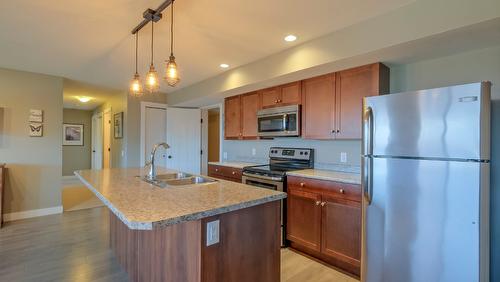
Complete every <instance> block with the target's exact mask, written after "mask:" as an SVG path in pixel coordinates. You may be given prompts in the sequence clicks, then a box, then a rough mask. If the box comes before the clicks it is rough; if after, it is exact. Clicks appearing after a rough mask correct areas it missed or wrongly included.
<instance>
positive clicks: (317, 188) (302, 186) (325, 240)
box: [287, 176, 361, 276]
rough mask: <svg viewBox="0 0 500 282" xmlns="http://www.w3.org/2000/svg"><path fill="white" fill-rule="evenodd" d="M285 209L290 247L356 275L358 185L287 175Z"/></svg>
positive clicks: (358, 266)
mask: <svg viewBox="0 0 500 282" xmlns="http://www.w3.org/2000/svg"><path fill="white" fill-rule="evenodd" d="M358 191H359V192H358ZM287 209H288V210H287V240H289V241H290V246H291V247H292V248H295V249H297V250H299V251H301V252H303V253H306V254H308V255H310V256H313V257H315V258H317V259H320V260H322V261H324V262H326V263H328V264H331V265H333V266H335V267H337V268H339V269H342V270H344V271H347V272H349V273H351V274H353V275H356V276H359V272H360V261H361V187H359V185H351V184H343V183H338V182H332V181H324V180H313V179H305V178H300V177H292V176H289V177H288V199H287Z"/></svg>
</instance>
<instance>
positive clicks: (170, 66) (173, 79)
mask: <svg viewBox="0 0 500 282" xmlns="http://www.w3.org/2000/svg"><path fill="white" fill-rule="evenodd" d="M165 80H167V83H168V85H169V86H175V85H176V84H177V83H178V82H179V81H180V80H181V79H180V78H179V71H178V70H177V64H176V63H175V57H174V55H170V58H169V60H168V62H167V75H166V77H165Z"/></svg>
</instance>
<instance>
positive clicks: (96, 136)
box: [91, 113, 103, 169]
mask: <svg viewBox="0 0 500 282" xmlns="http://www.w3.org/2000/svg"><path fill="white" fill-rule="evenodd" d="M102 134H103V130H102V113H97V114H95V115H93V116H92V159H91V168H92V169H102V151H103V149H102V148H103V142H102V141H103V137H102Z"/></svg>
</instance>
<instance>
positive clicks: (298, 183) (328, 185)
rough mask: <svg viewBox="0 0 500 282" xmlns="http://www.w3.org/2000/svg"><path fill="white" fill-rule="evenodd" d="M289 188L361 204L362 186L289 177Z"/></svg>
mask: <svg viewBox="0 0 500 282" xmlns="http://www.w3.org/2000/svg"><path fill="white" fill-rule="evenodd" d="M287 181H288V187H292V188H297V189H303V190H309V191H314V192H319V193H325V194H328V195H330V196H332V197H337V198H341V199H345V200H351V201H356V202H361V186H360V185H356V184H347V183H341V182H336V181H327V180H319V179H311V178H305V177H297V176H288V177H287Z"/></svg>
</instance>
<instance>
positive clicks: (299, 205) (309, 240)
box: [287, 189, 321, 251]
mask: <svg viewBox="0 0 500 282" xmlns="http://www.w3.org/2000/svg"><path fill="white" fill-rule="evenodd" d="M320 203H321V195H320V194H316V193H310V192H306V191H301V190H296V189H290V190H288V198H287V210H288V216H287V239H288V240H290V241H294V242H297V243H299V244H302V245H304V246H305V247H308V248H310V249H312V250H316V251H320V240H321V225H320V223H321V207H320V205H319V204H320Z"/></svg>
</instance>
